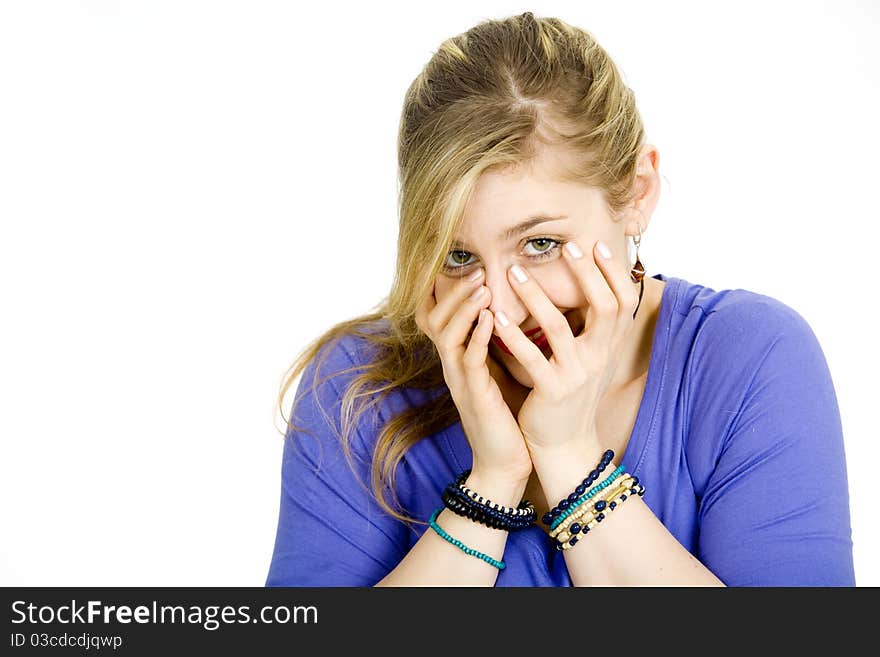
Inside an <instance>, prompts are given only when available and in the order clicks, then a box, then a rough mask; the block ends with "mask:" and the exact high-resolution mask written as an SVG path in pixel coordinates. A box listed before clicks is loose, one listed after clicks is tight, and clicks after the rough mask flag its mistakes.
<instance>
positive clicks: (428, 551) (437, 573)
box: [376, 473, 526, 586]
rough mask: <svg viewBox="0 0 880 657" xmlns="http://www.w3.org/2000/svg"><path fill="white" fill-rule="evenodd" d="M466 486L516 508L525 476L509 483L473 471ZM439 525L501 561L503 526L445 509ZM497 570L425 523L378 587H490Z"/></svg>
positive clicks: (503, 544)
mask: <svg viewBox="0 0 880 657" xmlns="http://www.w3.org/2000/svg"><path fill="white" fill-rule="evenodd" d="M466 485H467V487H468V488H470V489H471V490H475V491H478V492H479V493H480V495H482V496H484V497H486V498H488V499H490V500H492V501H493V502H498V503H499V504H503V505H505V506H511V507H516V506H517V505H518V504H519V503H520V501H521V500H522V495H523V492H524V491H525V487H526V481H522V482H508V481H504V480H501V479H497V478H494V477H487V476H480V474H479V473H472V474H471V475H470V476H469V477H468V479H467V482H466ZM437 525H438V526H439V527H440V528H441V529H443V530H444V531H445V532H446V533H447V534H449V535H450V536H451V537H453V538H456V539H458V540H459V541H461V542H462V543H464V544H465V545H466V546H467V547H469V548H472V549H474V550H477V551H479V552H482V553H483V554H486V555H488V556H490V557H492V558H493V559H496V560H499V561H501V560H502V556H503V555H504V548H505V545H506V544H507V536H508V532H507V531H504V530H501V529H493V528H492V527H487V526H486V525H483V524H480V523H479V522H476V521H474V520H471V519H469V518H465V517H464V516H459V515H457V514H456V513H454V512H452V511H451V510H449V509H443V511H442V512H441V513H440V515H439V516H437ZM499 572H500V571H499V570H498V569H497V568H496V567H495V566H493V565H491V564H489V563H486V562H485V561H483V560H482V559H480V558H479V557H477V556H473V555H470V554H467V553H466V552H464V551H463V550H461V549H459V548H458V547H456V546H455V545H453V544H451V543H449V542H448V541H446V540H445V539H444V538H442V537H441V536H440V535H439V534H438V533H437V532H436V531H434V529H433V528H431V527H428V528H427V529H426V530H425V533H424V534H423V535H422V537H421V538H420V539H419V540H418V541H417V542H416V544H415V545H413V547H412V549H411V550H410V551H409V552H408V553H407V555H406V556H405V557H404V558H403V559H402V560H401V562H400V563H399V564H398V565H397V567H395V568H394V570H392V571H391V572H390V573H388V575H386V576H385V577H384V578H383V579H382V580H380V581H379V582H378V583H377V584H376V586H494V585H495V580H496V579H497V578H498V573H499Z"/></svg>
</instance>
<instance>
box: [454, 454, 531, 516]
mask: <svg viewBox="0 0 880 657" xmlns="http://www.w3.org/2000/svg"><path fill="white" fill-rule="evenodd" d="M470 473H471V471H470V470H469V469H468V470H465V471H463V472H462V473H461V474H459V475H458V477H456V479H455V482H454V483H451V484H449V485H448V486H447V487H446V488H445V489H444V491H443V493H442V498H443V504H444V506H445V507H446V508H448V509H449V510H451V511H452V512H453V513H455V514H456V515H460V516H463V517H466V518H469V519H471V520H475V521H476V522H479V523H481V524H484V525H486V526H487V527H491V528H493V529H502V530H505V531H519V530H522V529H526V528H527V527H530V526H531V525H532V524H533V523H534V522H535V519H536V518H537V513H536V511H535V507H534V505H533V504H532V503H531V502H529V501H528V500H523V501H522V502H521V503H520V505H519V506H518V507H517V508H515V509H512V508H510V507H506V506H504V505H502V504H498V503H497V502H492V501H491V500H489V499H483V497H482V496H481V495H479V494H477V493H475V492H474V491H472V490H470V489H468V488H467V487H466V486H464V482H465V480H466V479H467V477H468V476H469V475H470Z"/></svg>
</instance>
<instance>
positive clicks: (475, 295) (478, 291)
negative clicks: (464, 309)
mask: <svg viewBox="0 0 880 657" xmlns="http://www.w3.org/2000/svg"><path fill="white" fill-rule="evenodd" d="M485 291H486V286H485V285H481V286H480V287H478V288H477V289H476V290H474V293H473V294H472V295H471V301H476V300H478V299H479V298H480V297H481V296H483V292H485Z"/></svg>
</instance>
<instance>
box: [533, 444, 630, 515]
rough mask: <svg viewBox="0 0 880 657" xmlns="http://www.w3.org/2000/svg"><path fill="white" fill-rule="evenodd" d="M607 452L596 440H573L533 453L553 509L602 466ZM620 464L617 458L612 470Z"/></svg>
mask: <svg viewBox="0 0 880 657" xmlns="http://www.w3.org/2000/svg"><path fill="white" fill-rule="evenodd" d="M604 453H605V448H602V447H601V446H600V445H599V444H598V441H596V440H592V441H572V442H571V443H566V444H562V445H555V446H551V447H541V448H536V449H535V450H534V451H532V452H531V454H532V462H533V463H534V465H535V472H536V474H537V476H538V481H539V482H540V483H541V489H542V490H543V492H544V495H545V497H546V498H547V503H548V504H550V506H551V507H552V506H554V505H555V504H556V503H557V502H558V501H559V500H561V499H562V498H564V497H566V496H568V495H569V494H570V493H571V492H572V491H573V490H574V489H575V488H576V487H577V486H578V485H579V484H580V483H581V482H582V481H583V480H584V478H586V476H587V475H588V474H589V472H590V471H591V470H593V469H594V468H595V467H596V466H597V465H598V464H599V462H600V461H601V460H602V455H603V454H604ZM617 461H618V458H617V455H615V458H614V459H612V464H611V466H610V467H611V469H614V468H616V467H617V463H616V462H617ZM609 471H610V470H609Z"/></svg>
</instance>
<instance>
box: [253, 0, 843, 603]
mask: <svg viewBox="0 0 880 657" xmlns="http://www.w3.org/2000/svg"><path fill="white" fill-rule="evenodd" d="M399 165H400V174H401V177H400V179H401V206H400V231H399V242H398V256H397V276H396V279H395V281H394V284H393V287H392V289H391V292H390V294H389V296H388V297H387V298H386V300H385V301H384V303H383V304H382V305H381V306H380V307H379V308H378V310H377V311H376V312H375V313H372V314H369V315H367V316H364V317H358V318H355V319H352V320H350V321H347V322H344V323H342V324H340V325H338V326H336V327H334V328H332V329H331V330H329V331H328V332H327V333H326V334H325V335H323V336H321V337H320V338H319V339H318V340H316V341H315V342H314V343H312V344H311V345H310V346H309V347H308V348H307V349H306V350H305V351H304V352H303V354H302V355H301V357H300V359H299V360H298V361H297V362H296V363H295V364H294V366H293V367H292V368H291V370H290V371H289V372H288V376H287V378H286V380H285V383H284V385H283V386H282V390H281V395H280V397H279V405H280V400H281V399H283V397H284V393H285V391H286V390H287V389H288V388H289V387H290V385H291V384H292V383H293V381H294V380H295V379H296V377H297V376H299V375H300V374H302V378H301V380H300V384H299V387H298V390H297V394H296V396H295V399H294V405H293V408H292V410H291V414H290V423H289V428H288V431H287V434H286V437H285V447H284V458H283V466H282V495H281V508H280V518H279V523H278V533H277V538H276V543H275V551H274V555H273V558H272V563H271V566H270V570H269V574H268V578H267V581H266V584H267V585H268V586H374V585H378V586H409V585H485V586H493V585H496V586H572V585H574V586H591V585H623V586H628V585H709V586H712V585H734V586H743V585H747V586H762V585H845V586H847V585H854V574H853V564H852V542H851V533H850V516H849V502H848V489H847V479H846V465H845V458H844V450H843V438H842V431H841V422H840V416H839V411H838V406H837V401H836V396H835V392H834V388H833V386H832V382H831V377H830V373H829V371H828V367H827V364H826V361H825V358H824V355H823V352H822V350H821V348H820V346H819V344H818V343H817V340H816V337H815V335H814V334H813V332H812V331H811V329H810V327H809V326H808V325H807V323H806V322H805V321H804V319H803V318H802V317H801V316H800V315H799V314H798V313H797V312H796V311H795V310H793V309H791V308H789V307H788V306H786V305H784V304H783V303H781V302H779V301H777V300H774V299H773V298H770V297H767V296H763V295H760V294H757V293H753V292H749V291H746V290H742V289H737V290H723V291H715V290H713V289H710V288H708V287H705V286H702V285H698V284H694V283H690V282H688V281H686V280H684V279H681V278H676V277H673V276H664V275H662V274H655V275H653V276H645V271H644V268H643V266H642V263H641V261H640V259H639V252H638V246H639V244H640V242H641V239H642V235H643V233H644V232H645V231H646V229H647V227H648V223H649V221H650V218H651V214H652V212H653V210H654V208H655V207H656V205H657V202H658V198H659V190H660V183H659V173H658V166H659V157H658V152H657V149H656V148H655V147H653V146H652V145H650V144H646V143H645V140H644V129H643V125H642V121H641V118H640V116H639V113H638V111H637V108H636V105H635V100H634V96H633V93H632V91H631V90H630V89H629V88H627V87H626V86H625V85H624V83H623V82H622V80H621V76H620V74H619V72H618V70H617V68H616V67H615V65H614V63H613V62H612V60H611V59H610V58H609V57H608V55H607V54H606V52H605V51H604V50H603V49H602V48H601V47H600V46H599V45H598V44H597V43H596V42H595V41H594V40H593V39H592V37H591V36H590V35H589V34H588V33H586V32H584V31H583V30H579V29H577V28H575V27H572V26H570V25H568V24H566V23H564V22H563V21H561V20H557V19H553V18H536V17H534V16H533V15H532V14H531V13H525V14H522V15H521V16H516V17H511V18H509V19H507V20H498V21H485V22H483V23H480V24H479V25H477V26H475V27H474V28H472V29H470V30H469V31H467V32H466V33H464V34H462V35H459V36H456V37H454V38H451V39H449V40H447V41H445V42H444V43H443V44H441V46H440V48H439V50H438V51H437V52H436V54H435V55H434V56H433V58H432V59H431V61H430V62H429V63H428V64H427V66H426V67H425V69H424V70H423V71H422V73H421V74H420V75H419V76H418V77H417V78H416V80H415V81H414V82H413V84H412V85H411V87H410V89H409V90H408V93H407V96H406V100H405V105H404V108H403V114H402V119H401V124H400V135H399ZM629 240H632V241H633V244H634V246H635V247H636V254H635V261H634V262H633V261H632V260H631V256H630V253H629V250H628V243H629Z"/></svg>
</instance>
